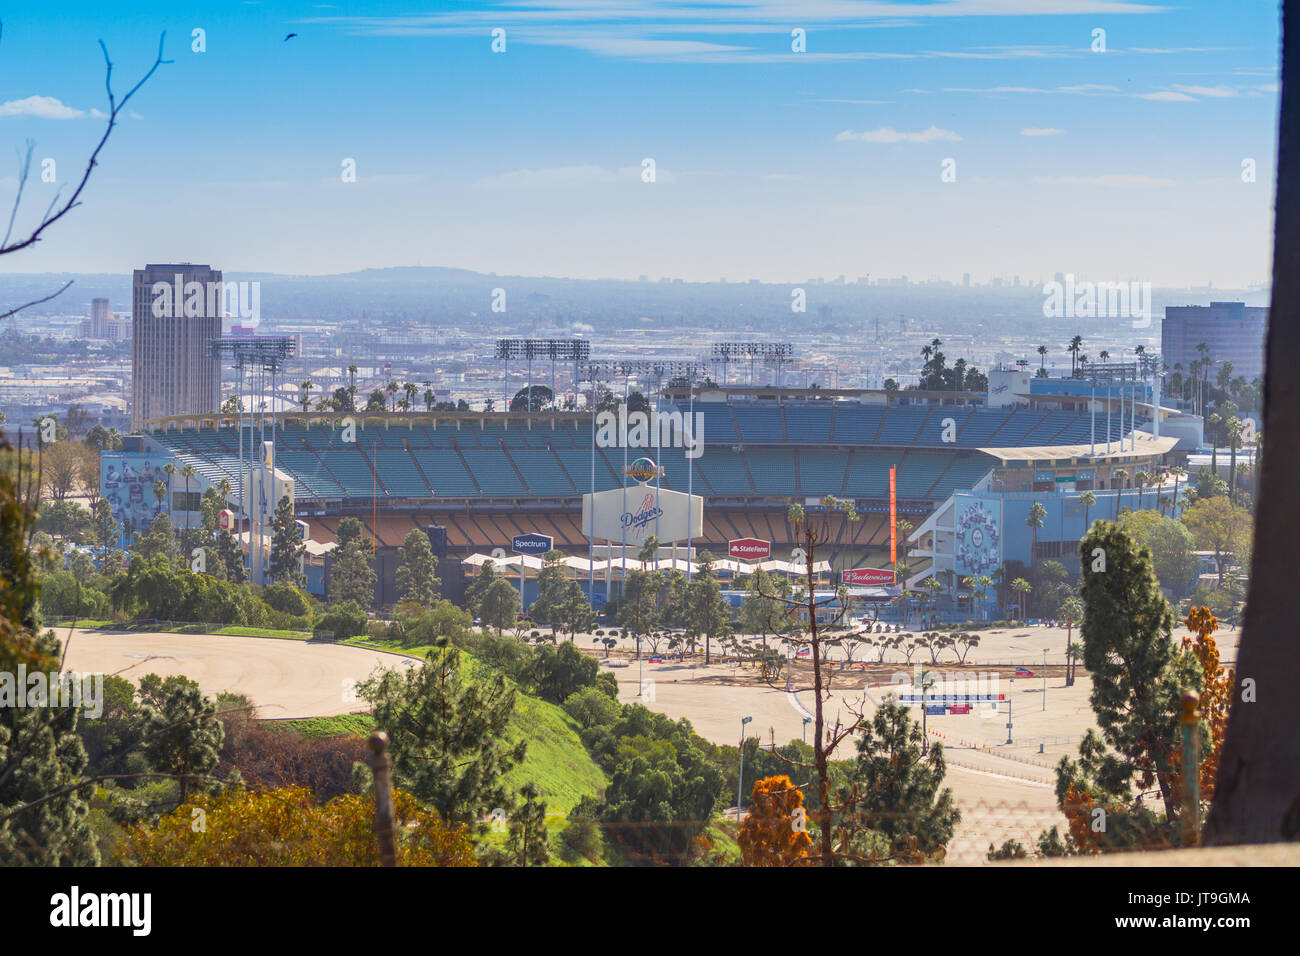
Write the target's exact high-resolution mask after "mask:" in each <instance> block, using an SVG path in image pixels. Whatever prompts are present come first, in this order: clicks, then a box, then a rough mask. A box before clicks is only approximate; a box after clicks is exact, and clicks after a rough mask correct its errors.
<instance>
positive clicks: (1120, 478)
mask: <svg viewBox="0 0 1300 956" xmlns="http://www.w3.org/2000/svg"><path fill="white" fill-rule="evenodd" d="M1126 481H1128V472H1127V471H1125V470H1124V469H1123V468H1116V469H1115V470H1114V471H1112V472H1111V473H1110V483H1111V486H1112V487H1113V488H1114V489H1115V520H1116V521H1118V520H1119V493H1120V492H1121V491H1123V490H1124V482H1126Z"/></svg>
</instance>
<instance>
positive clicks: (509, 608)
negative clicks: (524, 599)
mask: <svg viewBox="0 0 1300 956" xmlns="http://www.w3.org/2000/svg"><path fill="white" fill-rule="evenodd" d="M479 618H480V619H481V620H482V622H483V626H484V627H492V628H496V632H497V634H498V635H500V634H501V632H502V630H504V629H505V628H507V627H511V626H513V625H514V623H515V621H517V620H519V592H518V591H516V590H515V587H514V585H513V584H511V583H510V582H509V581H507V580H506V579H505V578H497V579H496V580H494V581H493V582H492V583H491V584H489V585H488V588H487V590H486V591H485V592H484V593H483V597H482V599H481V600H480V601H479Z"/></svg>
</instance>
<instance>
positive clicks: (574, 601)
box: [559, 581, 596, 640]
mask: <svg viewBox="0 0 1300 956" xmlns="http://www.w3.org/2000/svg"><path fill="white" fill-rule="evenodd" d="M559 620H560V626H561V627H563V629H564V630H566V631H568V633H569V640H573V638H574V637H576V636H577V635H578V634H587V633H590V632H591V629H592V628H593V627H595V625H596V611H595V609H594V608H592V606H591V602H590V601H588V600H587V595H586V593H585V592H584V591H583V590H582V585H580V584H579V583H578V582H577V581H570V582H568V584H567V585H565V588H564V601H563V602H562V603H561V604H560V610H559Z"/></svg>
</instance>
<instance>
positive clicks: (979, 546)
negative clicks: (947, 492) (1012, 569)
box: [953, 492, 1002, 577]
mask: <svg viewBox="0 0 1300 956" xmlns="http://www.w3.org/2000/svg"><path fill="white" fill-rule="evenodd" d="M955 497H956V499H957V504H956V508H955V513H956V514H955V521H954V526H953V541H954V557H955V564H956V568H955V570H956V572H957V574H958V575H959V576H961V577H970V576H977V575H981V574H984V575H987V574H992V573H993V571H994V569H995V568H997V567H999V566H1001V564H1002V501H1001V499H1000V498H999V497H998V496H997V495H977V494H970V493H967V492H957V493H956V495H955Z"/></svg>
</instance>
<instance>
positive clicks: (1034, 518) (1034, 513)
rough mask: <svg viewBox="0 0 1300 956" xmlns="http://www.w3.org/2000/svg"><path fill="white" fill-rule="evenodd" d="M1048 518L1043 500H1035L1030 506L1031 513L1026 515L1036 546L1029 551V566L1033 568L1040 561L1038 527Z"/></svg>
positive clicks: (1026, 522) (1026, 521)
mask: <svg viewBox="0 0 1300 956" xmlns="http://www.w3.org/2000/svg"><path fill="white" fill-rule="evenodd" d="M1046 518H1047V509H1046V508H1044V507H1043V503H1042V502H1041V501H1035V502H1034V503H1033V504H1032V505H1030V507H1029V514H1028V515H1027V516H1026V517H1025V524H1027V525H1028V526H1029V527H1030V529H1032V531H1033V533H1034V547H1033V550H1031V551H1030V552H1029V566H1030V567H1031V568H1033V567H1034V566H1035V565H1036V564H1037V563H1038V529H1039V528H1041V527H1042V526H1043V521H1044V520H1045V519H1046Z"/></svg>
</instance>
